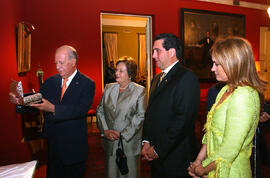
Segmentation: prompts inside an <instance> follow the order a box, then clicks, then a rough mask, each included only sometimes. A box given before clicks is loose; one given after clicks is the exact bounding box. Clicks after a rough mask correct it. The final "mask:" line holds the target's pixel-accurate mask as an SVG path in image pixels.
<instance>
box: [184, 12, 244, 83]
mask: <svg viewBox="0 0 270 178" xmlns="http://www.w3.org/2000/svg"><path fill="white" fill-rule="evenodd" d="M180 11H181V13H180V14H181V37H182V40H183V43H184V61H185V65H186V66H187V67H188V68H190V69H191V70H193V71H194V72H195V74H196V75H197V76H198V78H199V79H200V81H201V82H204V81H205V82H209V81H214V80H215V75H214V74H213V72H211V67H212V59H211V55H210V53H209V52H210V49H211V47H212V45H213V44H214V42H215V41H216V40H217V39H218V38H226V37H229V36H241V37H244V36H245V16H244V15H241V14H229V13H222V12H213V11H204V10H195V9H181V10H180Z"/></svg>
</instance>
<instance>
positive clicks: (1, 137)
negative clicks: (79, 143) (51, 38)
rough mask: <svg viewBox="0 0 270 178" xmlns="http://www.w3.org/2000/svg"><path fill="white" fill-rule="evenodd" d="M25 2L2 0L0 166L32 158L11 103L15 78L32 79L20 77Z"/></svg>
mask: <svg viewBox="0 0 270 178" xmlns="http://www.w3.org/2000/svg"><path fill="white" fill-rule="evenodd" d="M21 17H22V8H21V1H19V0H2V1H1V2H0V26H1V30H0V31H1V42H0V49H1V52H0V59H1V66H2V67H1V70H0V76H1V78H0V83H1V87H0V98H1V102H0V114H1V118H0V145H1V146H0V165H4V164H9V163H14V162H15V161H16V162H21V161H26V160H29V159H30V154H29V151H28V148H27V146H26V144H24V143H21V138H22V135H21V125H20V124H21V120H20V117H19V115H17V114H16V112H15V106H14V105H13V104H11V103H10V102H9V99H8V93H9V84H10V82H11V79H14V80H22V82H23V83H25V84H27V83H28V81H29V80H28V79H27V77H28V76H29V75H28V74H27V75H26V76H24V77H18V75H17V72H16V71H17V68H16V67H17V64H16V35H15V27H16V24H17V23H18V22H19V21H20V20H21V19H22V18H21Z"/></svg>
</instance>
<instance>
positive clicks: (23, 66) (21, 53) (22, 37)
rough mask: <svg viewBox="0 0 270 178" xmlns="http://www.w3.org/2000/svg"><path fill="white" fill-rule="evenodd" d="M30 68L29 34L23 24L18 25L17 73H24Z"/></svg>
mask: <svg viewBox="0 0 270 178" xmlns="http://www.w3.org/2000/svg"><path fill="white" fill-rule="evenodd" d="M30 68H31V33H30V30H29V28H28V27H27V25H26V24H25V23H23V22H20V23H19V24H18V34H17V72H18V73H24V72H28V71H30Z"/></svg>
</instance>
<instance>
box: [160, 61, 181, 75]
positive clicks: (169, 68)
mask: <svg viewBox="0 0 270 178" xmlns="http://www.w3.org/2000/svg"><path fill="white" fill-rule="evenodd" d="M177 62H179V61H178V60H177V61H175V62H174V63H173V64H171V65H170V66H169V67H167V68H166V69H164V70H162V72H165V74H167V73H168V72H170V70H171V69H172V68H173V66H174V65H175V64H176V63H177Z"/></svg>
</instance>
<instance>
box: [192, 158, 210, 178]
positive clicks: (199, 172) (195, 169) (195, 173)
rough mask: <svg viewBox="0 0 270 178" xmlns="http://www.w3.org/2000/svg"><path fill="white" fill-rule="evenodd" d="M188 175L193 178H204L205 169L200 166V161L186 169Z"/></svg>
mask: <svg viewBox="0 0 270 178" xmlns="http://www.w3.org/2000/svg"><path fill="white" fill-rule="evenodd" d="M188 174H189V175H190V176H191V177H193V178H200V177H205V174H206V172H205V169H204V168H203V166H202V162H201V161H200V160H195V161H194V162H192V163H190V166H189V167H188Z"/></svg>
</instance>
